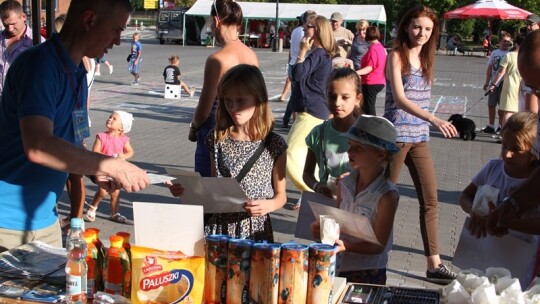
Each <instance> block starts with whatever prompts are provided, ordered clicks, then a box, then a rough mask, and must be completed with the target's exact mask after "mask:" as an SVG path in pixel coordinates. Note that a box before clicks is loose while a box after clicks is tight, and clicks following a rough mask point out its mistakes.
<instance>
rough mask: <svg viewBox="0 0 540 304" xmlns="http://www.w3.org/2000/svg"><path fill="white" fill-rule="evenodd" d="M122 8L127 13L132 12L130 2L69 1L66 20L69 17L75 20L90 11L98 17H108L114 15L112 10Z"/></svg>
mask: <svg viewBox="0 0 540 304" xmlns="http://www.w3.org/2000/svg"><path fill="white" fill-rule="evenodd" d="M116 7H122V8H124V9H126V10H127V11H130V12H131V11H133V6H132V5H131V1H130V0H90V1H89V0H71V3H70V5H69V8H68V12H67V19H69V18H70V14H71V15H75V17H76V18H78V17H79V16H80V14H82V13H83V12H84V11H86V10H89V9H92V10H94V11H95V12H96V13H97V14H98V15H100V16H105V17H106V16H109V15H111V14H114V13H115V10H114V8H116Z"/></svg>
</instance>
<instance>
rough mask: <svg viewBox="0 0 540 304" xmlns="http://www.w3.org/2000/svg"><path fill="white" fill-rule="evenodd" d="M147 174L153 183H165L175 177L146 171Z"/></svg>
mask: <svg viewBox="0 0 540 304" xmlns="http://www.w3.org/2000/svg"><path fill="white" fill-rule="evenodd" d="M146 175H148V178H149V179H150V184H151V185H156V184H163V183H164V182H166V181H170V180H173V179H174V177H172V176H167V175H161V174H155V173H146Z"/></svg>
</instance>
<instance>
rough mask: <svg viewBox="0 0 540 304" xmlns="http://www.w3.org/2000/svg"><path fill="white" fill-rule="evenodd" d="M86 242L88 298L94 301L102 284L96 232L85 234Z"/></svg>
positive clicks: (86, 232)
mask: <svg viewBox="0 0 540 304" xmlns="http://www.w3.org/2000/svg"><path fill="white" fill-rule="evenodd" d="M83 236H84V240H85V241H86V265H87V266H88V272H87V275H86V282H87V283H86V298H87V299H93V298H94V294H95V293H96V292H98V286H100V283H101V273H102V269H101V264H100V263H101V261H100V260H99V258H98V249H97V248H96V245H94V240H95V238H96V233H95V231H85V232H83Z"/></svg>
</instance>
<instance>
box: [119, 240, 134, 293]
mask: <svg viewBox="0 0 540 304" xmlns="http://www.w3.org/2000/svg"><path fill="white" fill-rule="evenodd" d="M116 235H118V236H121V237H123V238H124V242H123V244H122V247H123V248H124V250H125V251H126V253H127V255H128V261H129V264H130V265H131V244H130V243H129V237H130V236H131V234H130V233H129V232H126V231H118V232H117V233H116ZM130 268H131V267H130ZM126 281H127V284H125V286H124V293H126V294H128V295H131V277H129V278H126Z"/></svg>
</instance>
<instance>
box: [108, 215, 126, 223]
mask: <svg viewBox="0 0 540 304" xmlns="http://www.w3.org/2000/svg"><path fill="white" fill-rule="evenodd" d="M111 220H112V221H113V222H117V223H120V224H127V223H128V219H127V218H126V217H125V216H123V215H122V214H120V212H118V213H115V214H114V215H113V216H111Z"/></svg>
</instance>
